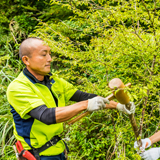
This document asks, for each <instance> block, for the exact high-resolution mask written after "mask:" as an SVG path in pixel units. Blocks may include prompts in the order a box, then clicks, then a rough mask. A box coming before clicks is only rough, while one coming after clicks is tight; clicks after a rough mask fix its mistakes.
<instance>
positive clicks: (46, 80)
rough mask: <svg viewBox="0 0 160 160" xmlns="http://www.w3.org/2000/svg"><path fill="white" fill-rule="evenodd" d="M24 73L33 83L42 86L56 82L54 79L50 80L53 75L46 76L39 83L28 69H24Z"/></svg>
mask: <svg viewBox="0 0 160 160" xmlns="http://www.w3.org/2000/svg"><path fill="white" fill-rule="evenodd" d="M23 73H24V75H25V76H26V77H27V78H28V79H29V80H30V81H31V82H32V83H40V84H44V85H48V84H49V83H50V82H52V83H53V81H54V80H53V79H52V78H50V76H51V75H52V74H51V73H49V74H48V75H45V76H44V80H43V81H39V80H38V79H37V78H36V77H35V76H34V75H33V74H31V73H30V72H29V71H28V69H27V68H24V70H23Z"/></svg>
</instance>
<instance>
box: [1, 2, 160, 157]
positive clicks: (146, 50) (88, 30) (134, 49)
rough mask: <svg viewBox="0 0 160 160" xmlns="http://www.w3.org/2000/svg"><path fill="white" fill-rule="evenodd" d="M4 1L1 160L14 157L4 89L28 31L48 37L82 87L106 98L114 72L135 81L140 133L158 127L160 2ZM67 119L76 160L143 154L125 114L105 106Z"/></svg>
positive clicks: (59, 62)
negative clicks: (73, 119) (71, 122)
mask: <svg viewBox="0 0 160 160" xmlns="http://www.w3.org/2000/svg"><path fill="white" fill-rule="evenodd" d="M0 8H1V10H0V24H1V25H0V47H1V50H0V76H1V79H0V126H1V130H0V137H1V138H0V157H1V159H11V160H12V159H16V158H14V157H15V154H14V151H13V149H12V145H13V144H14V142H15V139H14V136H13V131H12V115H11V113H10V107H9V104H8V102H7V99H6V89H7V86H8V84H9V83H10V82H11V81H12V80H13V79H14V78H15V77H17V75H18V74H19V72H20V71H21V70H22V69H23V68H24V66H23V64H22V63H21V61H20V60H19V57H18V47H19V45H20V43H21V41H22V40H24V39H25V38H27V37H40V38H42V39H44V40H45V41H46V42H47V43H48V45H49V46H50V47H51V49H52V59H53V63H52V71H53V72H54V73H55V74H58V75H59V76H60V77H63V78H64V79H66V80H68V81H69V82H71V83H73V84H74V85H75V86H77V88H78V89H80V90H82V91H86V92H89V93H95V94H98V95H101V96H104V97H107V96H108V95H110V94H111V91H110V89H109V87H108V83H109V81H110V80H111V79H112V78H115V77H118V78H120V79H121V80H122V81H123V82H124V84H126V83H128V82H131V83H132V87H131V89H128V92H129V96H130V99H131V101H134V102H135V104H136V113H135V118H136V121H137V124H138V127H139V128H140V133H141V134H140V136H141V138H145V137H148V136H150V135H152V134H153V133H154V132H156V131H158V130H159V129H160V127H159V124H160V123H159V122H160V120H159V115H160V112H159V103H160V97H159V96H160V78H159V77H160V75H159V72H160V54H159V52H160V19H159V17H160V3H159V2H158V1H156V0H154V1H153V0H142V1H140V0H134V1H132V0H113V1H109V0H83V1H78V0H72V1H69V0H65V1H64V0H59V1H54V0H51V1H49V0H35V1H34V2H30V1H29V0H24V1H21V0H13V1H11V0H7V1H6V0H2V1H1V3H0ZM115 101H116V100H115ZM64 126H65V132H64V134H63V135H62V137H64V138H66V139H68V140H69V139H70V140H69V141H68V145H69V148H70V154H69V158H70V159H71V160H75V159H76V160H77V159H84V160H95V159H96V160H102V159H107V160H112V159H114V160H118V159H120V160H123V159H125V160H126V159H128V160H137V159H140V158H139V156H138V154H137V153H136V151H135V150H134V148H133V144H134V141H135V138H134V133H133V131H132V126H131V124H130V121H129V118H128V116H127V115H126V114H121V113H119V112H117V111H115V110H103V111H98V112H95V113H92V114H91V115H89V116H87V117H85V118H83V119H81V120H80V121H79V122H76V123H75V124H74V125H72V126H69V125H67V123H65V125H64ZM154 146H159V143H156V144H154Z"/></svg>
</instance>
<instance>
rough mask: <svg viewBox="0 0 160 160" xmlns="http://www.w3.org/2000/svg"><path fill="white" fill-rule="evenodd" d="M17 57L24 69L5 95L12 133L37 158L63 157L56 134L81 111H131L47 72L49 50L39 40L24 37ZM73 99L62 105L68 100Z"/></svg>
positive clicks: (62, 144) (56, 158)
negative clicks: (12, 125) (106, 109)
mask: <svg viewBox="0 0 160 160" xmlns="http://www.w3.org/2000/svg"><path fill="white" fill-rule="evenodd" d="M19 56H20V58H21V60H22V61H23V63H24V64H25V66H26V68H25V69H24V70H23V72H21V73H20V74H19V76H18V77H17V78H16V79H15V80H14V81H13V82H11V84H10V85H9V86H8V89H7V98H8V101H9V103H10V106H11V113H12V114H13V119H14V134H15V137H16V139H17V140H19V141H20V142H21V143H22V145H23V148H24V149H26V150H29V151H30V152H31V153H32V154H33V155H34V156H35V157H36V159H37V160H63V159H65V156H64V150H65V142H64V141H63V140H61V138H60V137H59V136H58V135H60V134H61V133H62V132H63V124H62V122H65V121H67V120H69V119H71V118H72V117H74V116H76V115H77V114H79V113H80V112H82V111H84V110H88V111H90V112H93V111H97V110H100V109H104V108H110V109H118V110H120V111H123V112H126V113H127V114H131V113H134V111H135V106H134V103H132V106H131V110H130V111H129V110H127V109H126V108H125V106H124V105H122V104H120V103H117V102H114V101H110V102H109V101H108V99H105V98H103V97H100V96H97V95H95V94H89V93H85V92H82V91H79V90H77V89H76V88H74V87H73V85H71V84H70V83H68V82H66V81H65V80H63V79H61V78H58V77H56V76H54V75H52V73H50V66H51V49H50V47H49V46H48V45H47V44H46V43H45V42H44V41H43V40H41V39H38V38H28V39H26V40H24V41H23V42H22V44H21V45H20V49H19ZM69 100H70V101H76V102H78V103H75V104H73V105H69V106H66V103H67V102H68V101H69Z"/></svg>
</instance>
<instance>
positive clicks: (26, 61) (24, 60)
mask: <svg viewBox="0 0 160 160" xmlns="http://www.w3.org/2000/svg"><path fill="white" fill-rule="evenodd" d="M22 61H23V63H24V64H25V65H26V66H28V65H29V57H28V56H23V57H22Z"/></svg>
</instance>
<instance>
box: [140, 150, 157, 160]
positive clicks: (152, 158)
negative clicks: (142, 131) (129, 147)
mask: <svg viewBox="0 0 160 160" xmlns="http://www.w3.org/2000/svg"><path fill="white" fill-rule="evenodd" d="M140 156H141V157H142V158H143V159H144V160H157V159H158V158H159V157H160V148H151V149H149V150H147V151H145V152H143V153H141V154H140Z"/></svg>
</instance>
